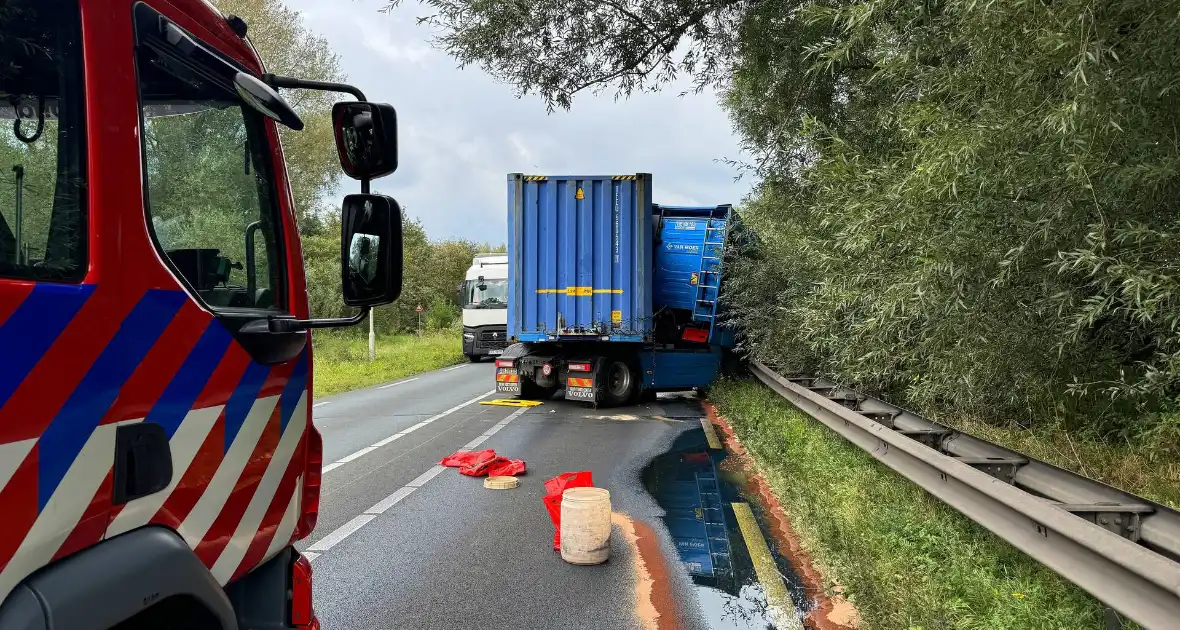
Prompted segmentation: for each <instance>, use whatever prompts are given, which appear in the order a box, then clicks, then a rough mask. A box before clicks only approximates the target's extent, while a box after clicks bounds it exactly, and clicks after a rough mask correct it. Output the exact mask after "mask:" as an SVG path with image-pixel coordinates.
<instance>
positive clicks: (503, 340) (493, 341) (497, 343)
mask: <svg viewBox="0 0 1180 630" xmlns="http://www.w3.org/2000/svg"><path fill="white" fill-rule="evenodd" d="M479 347H481V348H487V349H489V350H503V349H504V348H507V347H508V334H507V333H506V332H505V331H503V330H485V331H483V332H481V333H479Z"/></svg>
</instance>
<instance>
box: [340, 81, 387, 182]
mask: <svg viewBox="0 0 1180 630" xmlns="http://www.w3.org/2000/svg"><path fill="white" fill-rule="evenodd" d="M332 127H333V130H334V132H335V135H336V153H337V154H338V155H339V157H340V168H342V169H344V172H345V173H346V174H347V175H348V176H349V177H351V178H353V179H359V180H368V179H376V178H378V177H384V176H386V175H388V174H390V173H392V172H394V171H396V170H397V111H396V110H394V109H393V106H392V105H387V104H385V103H369V102H366V101H345V102H341V103H336V105H334V106H333V107H332Z"/></svg>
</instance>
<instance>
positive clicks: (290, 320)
mask: <svg viewBox="0 0 1180 630" xmlns="http://www.w3.org/2000/svg"><path fill="white" fill-rule="evenodd" d="M370 310H371V309H370V308H369V307H368V306H366V307H364V308H362V309H361V311H360V312H359V313H357V314H356V315H353V316H352V317H337V318H332V319H295V318H294V317H282V316H275V315H271V316H270V317H268V318H267V320H266V324H267V329H268V331H269V332H271V333H280V334H281V333H293V332H300V331H303V330H307V329H308V328H344V327H346V326H355V325H357V324H359V323H361V322H363V321H365V317H368V315H369V311H370Z"/></svg>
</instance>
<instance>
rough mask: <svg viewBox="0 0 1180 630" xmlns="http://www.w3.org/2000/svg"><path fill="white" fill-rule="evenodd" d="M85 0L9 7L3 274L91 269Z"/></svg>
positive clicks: (3, 28) (2, 106)
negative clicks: (86, 194) (87, 225)
mask: <svg viewBox="0 0 1180 630" xmlns="http://www.w3.org/2000/svg"><path fill="white" fill-rule="evenodd" d="M79 18H80V14H79V10H78V2H77V0H8V1H7V2H4V3H3V4H2V5H0V277H9V278H22V279H30V280H56V281H79V280H81V277H82V275H84V273H85V269H86V265H85V257H86V233H85V231H84V228H85V222H86V221H85V214H84V211H85V199H84V197H83V191H84V190H85V181H84V177H85V168H84V165H83V156H84V142H85V136H86V134H85V128H84V119H83V111H82V106H83V92H82V54H81V43H80V42H81V27H80V24H79V22H80V19H79Z"/></svg>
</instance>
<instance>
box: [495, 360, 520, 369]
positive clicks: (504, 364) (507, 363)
mask: <svg viewBox="0 0 1180 630" xmlns="http://www.w3.org/2000/svg"><path fill="white" fill-rule="evenodd" d="M515 363H516V362H515V361H513V360H512V359H496V367H498V368H510V367H512V366H513V365H514V364H515Z"/></svg>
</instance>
